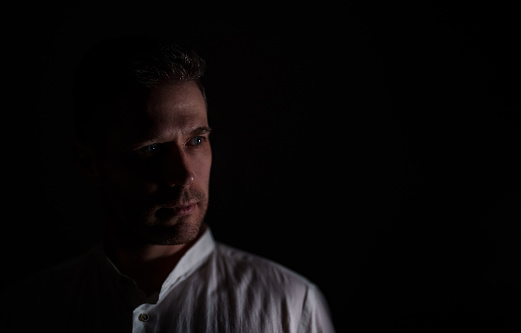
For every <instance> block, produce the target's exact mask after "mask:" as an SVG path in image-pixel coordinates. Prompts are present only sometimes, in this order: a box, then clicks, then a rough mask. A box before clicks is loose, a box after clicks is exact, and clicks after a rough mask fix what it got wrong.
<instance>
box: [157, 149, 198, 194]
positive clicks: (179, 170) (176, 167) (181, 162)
mask: <svg viewBox="0 0 521 333" xmlns="http://www.w3.org/2000/svg"><path fill="white" fill-rule="evenodd" d="M164 173H165V180H166V183H167V185H168V186H170V187H174V186H182V187H187V186H190V185H192V183H193V182H194V179H195V173H194V171H193V170H192V168H191V163H190V158H189V156H188V155H187V154H186V153H185V152H183V150H182V149H179V148H173V149H171V151H170V152H169V154H168V156H167V160H166V163H165V170H164Z"/></svg>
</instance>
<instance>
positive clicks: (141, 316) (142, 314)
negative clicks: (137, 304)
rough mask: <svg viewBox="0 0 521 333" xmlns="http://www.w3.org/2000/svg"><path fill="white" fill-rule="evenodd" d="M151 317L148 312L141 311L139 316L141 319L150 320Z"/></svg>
mask: <svg viewBox="0 0 521 333" xmlns="http://www.w3.org/2000/svg"><path fill="white" fill-rule="evenodd" d="M149 318H150V317H149V316H148V315H147V314H146V313H141V314H140V315H139V317H138V319H139V320H140V321H148V319H149Z"/></svg>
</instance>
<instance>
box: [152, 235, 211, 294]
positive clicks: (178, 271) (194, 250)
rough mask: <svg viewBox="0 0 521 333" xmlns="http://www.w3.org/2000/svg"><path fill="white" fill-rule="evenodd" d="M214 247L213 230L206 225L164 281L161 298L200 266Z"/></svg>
mask: <svg viewBox="0 0 521 333" xmlns="http://www.w3.org/2000/svg"><path fill="white" fill-rule="evenodd" d="M214 249H215V241H214V238H213V235H212V232H211V230H210V228H209V227H208V226H206V228H205V230H204V232H203V234H202V235H201V236H200V238H199V239H198V240H197V241H196V242H195V243H194V244H193V245H192V247H191V248H190V249H189V250H188V251H187V252H186V253H185V254H184V256H183V257H182V258H181V260H179V262H178V263H177V265H176V266H175V267H174V269H173V270H172V272H170V274H169V275H168V277H167V278H166V280H165V282H163V285H162V287H161V291H160V293H159V299H162V298H163V297H164V295H165V294H166V293H168V291H169V290H170V289H172V288H173V287H174V286H175V285H177V284H178V283H179V282H181V281H182V280H184V279H185V278H186V277H187V276H189V275H190V274H191V273H193V272H194V271H195V270H196V269H197V268H199V266H201V265H202V264H203V263H204V262H205V261H206V259H207V258H208V256H209V255H210V254H211V253H212V252H213V250H214Z"/></svg>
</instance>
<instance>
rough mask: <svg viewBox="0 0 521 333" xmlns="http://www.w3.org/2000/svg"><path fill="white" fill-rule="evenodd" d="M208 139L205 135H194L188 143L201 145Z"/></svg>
mask: <svg viewBox="0 0 521 333" xmlns="http://www.w3.org/2000/svg"><path fill="white" fill-rule="evenodd" d="M205 140H206V137H204V136H200V135H199V136H194V137H193V138H190V140H188V145H189V146H200V145H202V144H203V143H204V141H205Z"/></svg>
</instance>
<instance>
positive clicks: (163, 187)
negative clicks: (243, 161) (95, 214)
mask: <svg viewBox="0 0 521 333" xmlns="http://www.w3.org/2000/svg"><path fill="white" fill-rule="evenodd" d="M204 70H205V62H204V60H203V59H201V58H200V57H199V56H198V55H197V54H196V53H195V52H193V51H188V50H184V49H182V48H181V47H178V46H177V45H175V44H171V43H167V42H159V41H155V40H151V39H148V38H123V39H114V40H107V41H105V42H102V43H100V44H98V45H96V46H95V47H94V48H93V49H92V50H91V51H90V52H89V53H88V54H87V56H86V57H85V59H84V61H83V62H82V64H81V66H80V67H79V70H78V73H77V76H76V81H75V82H76V83H75V86H74V90H73V91H74V101H75V104H74V105H75V109H76V113H75V114H76V121H77V124H78V130H77V133H78V138H77V139H78V140H77V141H78V142H77V145H76V156H77V158H78V162H79V165H80V166H81V167H82V169H83V170H84V171H85V174H86V175H87V177H88V178H89V179H90V181H91V182H92V183H93V184H94V185H95V186H96V187H97V188H98V190H99V193H100V196H101V202H102V204H103V208H104V213H105V216H104V219H105V223H106V234H105V237H104V240H103V242H102V244H100V245H99V246H97V247H95V248H94V249H92V251H89V252H88V253H86V254H85V255H83V256H82V257H80V258H77V259H75V260H73V261H71V262H68V263H65V264H62V265H59V266H58V267H54V268H51V269H49V270H46V271H44V272H41V273H40V274H38V275H36V276H34V277H31V278H30V279H29V280H28V281H26V282H24V283H23V284H22V285H21V286H20V287H19V289H17V296H16V302H13V306H12V307H11V308H10V309H9V311H8V313H9V315H8V316H7V317H8V318H7V319H6V321H7V322H8V325H9V327H10V328H11V330H12V331H15V332H21V331H31V332H35V331H43V330H49V331H52V332H269V333H275V332H333V331H334V329H333V325H332V322H331V318H330V317H329V313H328V309H327V304H326V301H325V299H324V298H323V295H322V294H321V292H320V290H319V289H318V288H317V287H316V286H315V285H313V284H312V283H310V282H309V281H308V280H307V279H305V278H304V277H301V276H300V275H298V274H296V273H294V272H292V271H290V270H288V269H286V268H284V267H282V266H280V265H279V264H277V263H274V262H271V261H269V260H266V259H263V258H260V257H258V256H255V255H252V254H249V253H246V252H243V251H240V250H237V249H233V248H231V247H228V246H226V245H224V244H221V243H219V242H216V241H215V240H214V239H213V236H212V233H211V229H210V227H209V226H208V225H207V224H206V223H205V220H204V218H205V214H206V211H207V208H208V199H209V198H208V195H209V177H210V168H211V163H212V150H211V147H210V141H209V138H210V133H211V128H210V125H209V124H208V118H207V104H206V95H205V90H204V87H203V85H202V83H201V78H202V76H203V74H204Z"/></svg>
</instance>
